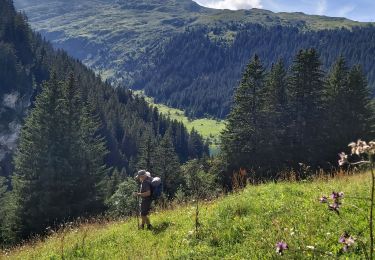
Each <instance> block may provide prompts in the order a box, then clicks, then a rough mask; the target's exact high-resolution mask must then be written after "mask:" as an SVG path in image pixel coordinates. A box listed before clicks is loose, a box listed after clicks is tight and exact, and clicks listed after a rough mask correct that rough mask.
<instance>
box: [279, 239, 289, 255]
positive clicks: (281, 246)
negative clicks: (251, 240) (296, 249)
mask: <svg viewBox="0 0 375 260" xmlns="http://www.w3.org/2000/svg"><path fill="white" fill-rule="evenodd" d="M287 249H289V247H288V244H287V243H285V242H283V241H280V242H277V243H276V253H278V254H279V255H282V254H283V251H285V250H287Z"/></svg>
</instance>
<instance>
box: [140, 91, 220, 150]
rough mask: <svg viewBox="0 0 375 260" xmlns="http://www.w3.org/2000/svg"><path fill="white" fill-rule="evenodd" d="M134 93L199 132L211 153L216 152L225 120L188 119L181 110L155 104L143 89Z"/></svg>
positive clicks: (188, 127) (173, 118) (164, 113)
mask: <svg viewBox="0 0 375 260" xmlns="http://www.w3.org/2000/svg"><path fill="white" fill-rule="evenodd" d="M134 93H135V94H137V95H141V96H143V97H145V100H146V101H147V102H148V103H149V104H150V105H151V106H154V107H157V108H158V110H159V112H161V113H162V114H163V115H166V116H169V117H170V118H171V119H172V120H177V121H179V122H182V123H183V124H184V125H185V126H186V128H187V129H188V130H189V131H191V130H192V129H193V128H194V129H195V130H197V131H198V133H200V134H201V135H202V136H203V138H204V139H209V140H210V142H211V143H212V144H211V145H210V150H211V154H216V153H217V152H218V149H219V148H218V147H219V137H220V133H221V132H222V131H223V130H224V128H225V120H215V119H209V118H201V119H189V118H188V117H187V116H186V115H185V113H184V111H183V110H180V109H176V108H171V107H168V106H166V105H164V104H157V103H155V102H154V99H153V98H151V97H147V96H145V95H144V93H143V91H141V90H140V91H134Z"/></svg>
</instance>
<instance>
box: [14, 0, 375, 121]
mask: <svg viewBox="0 0 375 260" xmlns="http://www.w3.org/2000/svg"><path fill="white" fill-rule="evenodd" d="M15 3H16V5H17V7H18V8H19V9H21V10H23V11H25V12H26V14H27V15H28V16H29V18H30V22H31V24H32V25H33V27H34V28H35V29H36V30H37V31H39V32H41V33H42V35H43V36H45V37H46V38H47V39H49V40H51V41H52V43H53V44H54V46H56V47H58V48H63V49H65V50H67V51H68V53H69V54H71V55H73V56H74V57H76V58H79V59H81V60H82V61H83V62H84V63H85V64H87V65H89V66H90V67H92V68H93V69H94V70H95V71H97V72H101V75H102V77H104V78H107V79H109V80H111V81H113V82H115V83H120V84H123V85H126V86H129V87H131V88H135V89H144V88H146V94H148V95H151V96H153V97H155V98H156V101H162V102H164V103H166V104H168V105H171V106H173V107H177V108H182V109H184V110H186V111H187V114H188V115H190V116H199V117H201V116H203V115H205V114H208V115H210V116H215V117H220V118H223V117H225V115H226V114H227V112H228V109H229V106H230V103H231V94H232V92H233V88H234V87H235V86H236V85H237V82H238V80H239V79H240V77H239V75H240V73H241V72H242V69H243V67H244V64H246V62H247V60H248V59H249V58H250V57H251V56H252V55H254V53H255V51H257V52H258V54H259V52H260V53H267V52H269V51H273V54H272V57H273V59H270V57H269V55H268V56H267V55H266V56H265V57H263V55H260V56H261V58H262V59H263V60H264V61H265V63H266V64H267V65H268V66H269V65H270V64H271V63H272V62H274V60H275V58H278V57H279V56H282V57H285V58H286V59H287V60H288V61H290V60H291V59H292V57H293V56H294V54H295V49H299V48H303V47H306V46H309V47H310V45H311V46H314V47H316V46H317V47H319V49H323V50H324V48H325V44H322V42H321V41H320V40H319V35H320V33H321V32H322V30H325V31H324V34H325V35H326V40H328V43H329V44H330V45H331V46H335V45H337V44H338V43H340V42H341V43H342V42H344V43H345V45H344V46H339V47H340V48H336V49H335V54H336V53H344V54H349V56H348V58H349V61H350V63H362V64H363V63H366V59H368V58H369V57H372V56H373V49H374V45H375V43H374V41H373V40H372V39H373V36H372V35H373V33H374V31H375V29H374V27H373V25H372V24H370V23H359V22H354V21H350V20H348V19H344V18H330V17H324V16H309V15H305V14H302V13H273V12H270V11H266V10H259V9H251V10H240V11H229V10H214V9H209V8H204V7H201V6H199V5H197V4H196V3H195V2H193V1H191V0H180V1H177V0H168V1H161V0H142V1H133V0H126V1H125V0H95V1H88V0H83V1H73V0H69V1H61V0H49V1H47V0H32V1H31V0H16V1H15ZM259 26H261V28H264V30H263V31H261V32H260V31H259V29H258V27H259ZM279 26H281V27H282V28H284V29H283V30H281V33H280V32H279V29H278V28H279ZM357 27H360V28H362V29H356V28H357ZM269 28H271V29H269ZM342 28H346V29H348V30H346V31H345V35H346V36H345V39H344V41H338V40H335V38H334V37H335V36H334V33H335V31H336V30H340V31H343V30H342ZM363 28H365V29H363ZM194 30H197V31H198V32H200V33H191V31H194ZM366 30H368V31H366ZM290 31H294V32H293V33H291V32H290ZM353 31H356V32H357V34H358V33H359V34H360V35H361V36H362V37H361V38H362V41H361V45H360V46H361V47H359V46H358V45H355V44H352V43H351V40H352V39H355V38H356V37H357V35H356V34H355V33H352V32H353ZM254 33H264V36H265V37H264V38H262V39H259V38H260V37H261V35H257V34H254ZM306 33H307V34H306ZM368 33H369V34H370V35H368ZM186 34H188V35H186ZM275 34H276V35H280V36H279V41H276V42H275V41H270V38H272V37H274V35H275ZM244 35H245V38H246V37H247V39H246V41H250V42H251V44H246V41H243V40H244ZM254 36H255V39H256V41H255V40H254V41H251V39H252V38H253V37H254ZM363 36H366V37H363ZM186 38H188V40H189V42H192V43H193V44H194V45H192V46H189V45H187V46H184V44H185V43H187V44H189V42H186ZM301 38H303V39H302V40H303V42H302V43H301ZM258 40H260V41H258ZM271 40H274V39H271ZM280 41H282V42H283V43H290V44H292V46H288V44H286V46H283V48H279V42H280ZM176 42H178V43H179V45H178V46H177V47H176V44H173V43H176ZM239 43H240V44H239ZM199 46H204V48H205V50H202V48H199ZM191 48H193V50H192V49H191ZM359 48H360V49H359ZM358 49H359V54H357V53H356V54H353V50H354V51H355V52H358V51H357V50H358ZM194 51H195V55H192V52H193V54H194ZM202 51H203V53H202ZM171 52H173V55H174V56H173V60H171V59H170V56H168V53H171ZM324 54H325V53H324ZM229 55H232V56H229ZM186 57H190V60H186V59H185V58H186ZM229 57H231V58H229ZM335 57H336V55H332V54H330V58H329V62H327V63H326V64H327V66H330V65H331V64H332V62H333V60H334V59H335ZM202 59H203V61H202ZM223 59H224V60H223ZM372 65H373V63H372V62H371V64H370V65H368V64H365V70H366V72H367V73H369V75H370V76H369V82H370V84H371V86H374V82H375V76H374V75H375V73H374V70H375V69H374V66H372ZM223 71H224V72H227V74H229V77H227V75H226V76H225V77H224V79H223V78H221V77H223ZM232 72H233V73H232ZM145 74H148V75H147V77H146V78H147V79H145ZM197 90H198V91H199V90H201V91H202V92H201V93H199V94H198V93H197ZM181 92H182V93H181ZM212 92H215V94H212Z"/></svg>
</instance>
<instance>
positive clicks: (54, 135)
mask: <svg viewBox="0 0 375 260" xmlns="http://www.w3.org/2000/svg"><path fill="white" fill-rule="evenodd" d="M76 89H77V87H76V86H75V83H74V79H73V77H71V78H70V80H69V81H68V82H67V83H65V82H59V81H58V80H57V77H56V75H55V74H54V75H53V76H52V78H51V80H50V81H49V82H47V83H46V84H45V85H44V88H43V91H42V93H41V94H40V95H39V96H38V97H37V100H36V104H35V108H34V109H33V110H32V112H31V114H30V116H29V117H28V118H27V120H26V123H25V126H24V128H23V130H22V133H21V138H20V145H19V149H18V151H17V154H16V158H15V174H14V177H13V182H12V185H13V196H14V198H15V200H16V209H15V212H13V215H14V219H13V221H12V223H11V224H12V229H13V230H15V232H16V234H17V235H18V237H19V238H25V237H28V236H29V235H30V234H35V233H40V232H43V231H44V228H45V227H46V226H48V225H51V226H53V225H56V224H58V223H60V222H62V221H66V220H70V219H73V218H75V217H78V216H82V215H85V214H90V213H95V212H98V209H99V208H101V207H102V204H103V200H104V194H103V191H102V190H101V188H100V187H99V185H100V184H101V181H102V179H103V178H104V176H105V174H106V170H105V167H104V165H103V160H104V156H105V154H106V149H105V145H104V142H103V140H102V139H101V138H99V137H98V136H97V131H98V124H97V122H96V120H93V119H92V117H91V114H90V112H89V111H88V108H87V106H85V105H83V103H82V102H80V101H79V95H78V93H77V91H76Z"/></svg>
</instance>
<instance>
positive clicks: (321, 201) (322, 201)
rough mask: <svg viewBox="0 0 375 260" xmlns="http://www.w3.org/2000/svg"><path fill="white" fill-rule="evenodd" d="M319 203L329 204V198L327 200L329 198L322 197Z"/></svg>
mask: <svg viewBox="0 0 375 260" xmlns="http://www.w3.org/2000/svg"><path fill="white" fill-rule="evenodd" d="M319 202H320V203H327V202H328V198H327V196H322V197H321V198H320V199H319Z"/></svg>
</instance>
